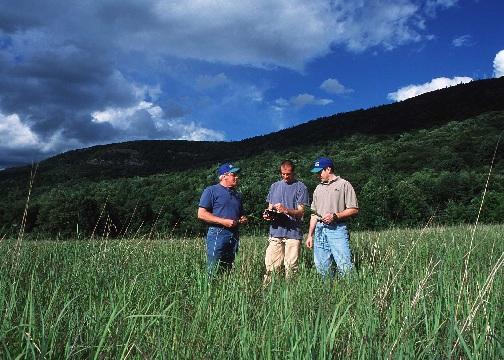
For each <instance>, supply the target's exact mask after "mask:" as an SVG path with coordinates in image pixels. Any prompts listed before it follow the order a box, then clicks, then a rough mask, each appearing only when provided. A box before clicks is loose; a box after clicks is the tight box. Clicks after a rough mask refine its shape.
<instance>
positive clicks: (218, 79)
mask: <svg viewBox="0 0 504 360" xmlns="http://www.w3.org/2000/svg"><path fill="white" fill-rule="evenodd" d="M228 83H229V79H228V77H227V76H226V74H224V73H220V74H217V75H200V76H198V78H197V79H196V88H197V89H198V90H207V89H212V88H216V87H219V86H223V85H226V84H228Z"/></svg>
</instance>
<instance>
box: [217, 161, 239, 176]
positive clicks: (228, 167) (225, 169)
mask: <svg viewBox="0 0 504 360" xmlns="http://www.w3.org/2000/svg"><path fill="white" fill-rule="evenodd" d="M239 171H240V168H239V167H234V166H233V164H229V163H226V164H222V165H221V166H219V168H218V169H217V174H219V176H221V175H224V174H227V173H237V172H239Z"/></svg>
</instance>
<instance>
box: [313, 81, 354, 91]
mask: <svg viewBox="0 0 504 360" xmlns="http://www.w3.org/2000/svg"><path fill="white" fill-rule="evenodd" d="M320 88H321V89H322V90H325V91H327V92H328V93H331V94H346V93H351V92H353V90H352V89H348V88H346V87H345V86H344V85H343V84H341V83H340V82H339V81H338V80H337V79H331V78H329V79H327V80H325V81H324V82H323V83H322V84H321V85H320Z"/></svg>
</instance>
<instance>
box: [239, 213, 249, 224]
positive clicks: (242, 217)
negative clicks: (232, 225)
mask: <svg viewBox="0 0 504 360" xmlns="http://www.w3.org/2000/svg"><path fill="white" fill-rule="evenodd" d="M238 223H239V224H240V225H245V224H246V223H248V218H247V217H246V216H245V215H242V216H241V217H240V219H239V220H238Z"/></svg>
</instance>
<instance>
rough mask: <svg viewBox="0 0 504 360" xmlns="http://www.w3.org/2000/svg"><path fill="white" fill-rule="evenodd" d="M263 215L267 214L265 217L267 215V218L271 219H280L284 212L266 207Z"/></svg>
mask: <svg viewBox="0 0 504 360" xmlns="http://www.w3.org/2000/svg"><path fill="white" fill-rule="evenodd" d="M263 215H264V216H267V217H268V218H269V219H271V220H272V221H275V220H278V219H280V218H281V217H282V216H285V215H284V214H282V213H279V212H278V211H276V210H270V209H266V210H264V212H263Z"/></svg>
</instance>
